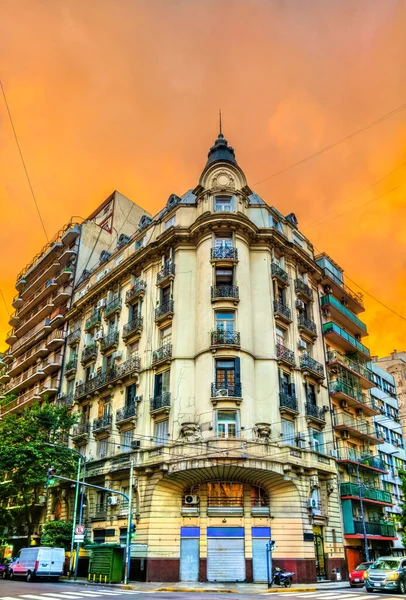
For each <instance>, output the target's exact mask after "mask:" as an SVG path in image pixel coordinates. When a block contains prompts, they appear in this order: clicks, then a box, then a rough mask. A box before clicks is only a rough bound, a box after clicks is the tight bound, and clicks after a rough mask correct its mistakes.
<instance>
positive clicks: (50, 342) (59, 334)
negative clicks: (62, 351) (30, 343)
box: [46, 329, 65, 351]
mask: <svg viewBox="0 0 406 600" xmlns="http://www.w3.org/2000/svg"><path fill="white" fill-rule="evenodd" d="M64 339H65V332H64V331H63V329H56V330H55V331H53V332H52V333H50V334H49V336H48V337H47V341H46V345H47V348H48V350H51V351H52V350H55V349H56V348H59V347H60V346H62V344H63V342H64Z"/></svg>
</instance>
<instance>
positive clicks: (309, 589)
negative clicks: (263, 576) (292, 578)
mask: <svg viewBox="0 0 406 600" xmlns="http://www.w3.org/2000/svg"><path fill="white" fill-rule="evenodd" d="M316 591H317V590H316V588H315V587H301V588H295V587H290V588H274V589H273V590H272V589H271V590H265V592H261V594H283V593H286V592H288V593H289V592H290V593H292V592H294V593H296V594H300V592H316Z"/></svg>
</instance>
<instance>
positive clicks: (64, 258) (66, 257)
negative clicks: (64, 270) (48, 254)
mask: <svg viewBox="0 0 406 600" xmlns="http://www.w3.org/2000/svg"><path fill="white" fill-rule="evenodd" d="M76 255H77V250H76V249H75V248H66V250H64V251H63V252H62V254H61V255H60V257H59V262H60V264H61V265H64V266H65V265H68V264H69V263H70V262H71V261H72V259H73V258H75V256H76Z"/></svg>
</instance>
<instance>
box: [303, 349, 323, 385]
mask: <svg viewBox="0 0 406 600" xmlns="http://www.w3.org/2000/svg"><path fill="white" fill-rule="evenodd" d="M300 368H301V370H302V371H303V373H304V374H306V373H309V374H310V375H313V376H314V377H315V378H316V379H319V380H322V379H324V367H323V365H322V364H321V363H319V362H317V360H314V358H312V357H311V356H309V354H302V355H301V357H300Z"/></svg>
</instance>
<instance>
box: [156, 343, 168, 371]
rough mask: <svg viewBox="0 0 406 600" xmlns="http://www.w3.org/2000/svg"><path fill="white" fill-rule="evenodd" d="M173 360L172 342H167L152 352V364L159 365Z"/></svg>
mask: <svg viewBox="0 0 406 600" xmlns="http://www.w3.org/2000/svg"><path fill="white" fill-rule="evenodd" d="M171 360H172V344H165V345H164V346H162V347H161V348H158V350H155V351H154V352H153V353H152V365H153V366H154V367H157V366H158V365H161V364H163V363H169V362H170V361H171Z"/></svg>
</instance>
